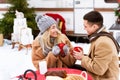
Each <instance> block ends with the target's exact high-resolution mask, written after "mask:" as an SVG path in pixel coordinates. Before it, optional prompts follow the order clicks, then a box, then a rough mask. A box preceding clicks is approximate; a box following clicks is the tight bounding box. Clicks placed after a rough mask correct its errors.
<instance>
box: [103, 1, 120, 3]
mask: <svg viewBox="0 0 120 80" xmlns="http://www.w3.org/2000/svg"><path fill="white" fill-rule="evenodd" d="M118 1H119V0H105V2H106V3H117V2H118Z"/></svg>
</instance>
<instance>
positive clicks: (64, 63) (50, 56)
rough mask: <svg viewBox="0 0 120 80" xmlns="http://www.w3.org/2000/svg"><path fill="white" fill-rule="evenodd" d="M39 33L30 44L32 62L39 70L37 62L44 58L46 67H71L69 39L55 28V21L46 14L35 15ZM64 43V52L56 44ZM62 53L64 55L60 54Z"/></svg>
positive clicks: (73, 61)
mask: <svg viewBox="0 0 120 80" xmlns="http://www.w3.org/2000/svg"><path fill="white" fill-rule="evenodd" d="M36 22H37V25H38V28H39V29H40V34H39V35H38V36H37V37H36V38H35V40H34V41H33V44H32V62H33V64H34V66H35V68H36V69H37V70H39V62H40V61H43V60H45V61H46V62H47V68H62V67H71V66H73V64H74V63H75V61H76V60H75V58H74V57H73V56H72V55H70V52H69V51H70V50H71V49H72V45H71V44H70V41H69V39H68V38H67V37H66V36H65V35H64V34H62V33H61V32H60V31H59V30H58V29H57V24H56V21H55V20H54V19H53V18H51V17H49V16H47V15H42V16H41V15H39V16H37V17H36ZM60 43H64V44H65V47H64V49H63V52H64V53H61V52H60V49H59V47H58V44H60ZM60 54H64V55H65V56H61V55H60Z"/></svg>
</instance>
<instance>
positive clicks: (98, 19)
mask: <svg viewBox="0 0 120 80" xmlns="http://www.w3.org/2000/svg"><path fill="white" fill-rule="evenodd" d="M83 19H84V20H87V21H88V22H90V23H93V24H97V25H98V26H99V27H102V26H103V16H102V15H101V14H100V13H99V12H98V11H91V12H88V13H87V14H85V15H84V17H83Z"/></svg>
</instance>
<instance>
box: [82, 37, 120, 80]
mask: <svg viewBox="0 0 120 80" xmlns="http://www.w3.org/2000/svg"><path fill="white" fill-rule="evenodd" d="M118 61H119V60H118V53H117V50H116V46H115V44H114V43H113V41H112V40H111V39H110V38H108V37H107V36H101V37H99V38H98V39H96V40H95V41H93V42H92V43H91V47H90V52H89V56H84V57H83V58H82V61H81V66H82V67H84V68H85V69H86V70H87V71H88V72H89V73H90V74H91V75H92V76H93V78H94V80H119V79H118V77H119V62H118Z"/></svg>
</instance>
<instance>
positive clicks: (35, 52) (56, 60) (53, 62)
mask: <svg viewBox="0 0 120 80" xmlns="http://www.w3.org/2000/svg"><path fill="white" fill-rule="evenodd" d="M60 37H61V38H62V40H64V41H63V42H64V43H66V44H68V45H69V47H70V48H72V45H71V44H70V41H69V39H68V38H67V37H66V36H65V35H64V34H62V35H61V36H60ZM42 60H46V61H47V67H48V68H56V67H59V68H61V67H71V66H72V65H74V63H75V61H76V60H75V58H74V57H73V56H72V55H71V54H70V53H68V54H67V56H65V57H64V58H63V57H56V56H54V55H53V53H52V52H51V51H49V53H48V55H47V56H45V55H43V50H42V47H41V45H40V43H39V36H37V37H36V38H35V40H34V41H33V44H32V62H33V64H34V66H35V68H36V69H37V70H38V69H39V65H38V63H39V62H40V61H42Z"/></svg>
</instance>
